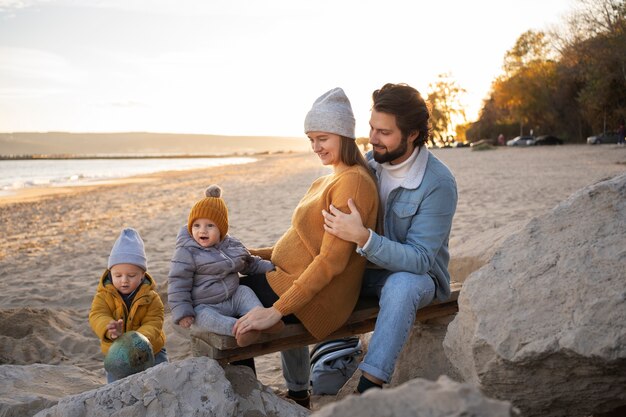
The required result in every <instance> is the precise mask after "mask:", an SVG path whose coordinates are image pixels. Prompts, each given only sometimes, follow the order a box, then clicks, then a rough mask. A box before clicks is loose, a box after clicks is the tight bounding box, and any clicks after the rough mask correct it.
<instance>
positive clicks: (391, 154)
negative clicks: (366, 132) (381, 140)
mask: <svg viewBox="0 0 626 417" xmlns="http://www.w3.org/2000/svg"><path fill="white" fill-rule="evenodd" d="M407 149H409V141H408V140H407V138H406V137H403V138H402V140H401V141H400V146H398V149H396V150H394V151H387V153H385V154H378V153H376V150H374V152H373V154H374V161H376V162H378V163H379V164H384V163H385V162H391V161H393V160H395V159H398V158H400V157H401V156H403V155H404V154H405V153H406V151H407Z"/></svg>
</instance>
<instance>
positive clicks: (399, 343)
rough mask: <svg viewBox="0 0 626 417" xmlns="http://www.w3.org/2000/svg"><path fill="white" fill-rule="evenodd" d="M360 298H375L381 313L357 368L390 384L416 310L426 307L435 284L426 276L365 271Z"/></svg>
mask: <svg viewBox="0 0 626 417" xmlns="http://www.w3.org/2000/svg"><path fill="white" fill-rule="evenodd" d="M361 295H364V296H377V297H378V299H379V305H380V311H379V313H378V318H377V319H376V327H375V328H374V334H373V335H372V338H371V339H370V343H369V347H368V349H367V354H366V355H365V358H364V359H363V362H361V364H360V365H359V369H361V371H364V372H367V373H368V374H370V375H372V376H374V377H376V378H378V379H380V380H382V381H385V382H389V379H390V378H391V375H392V374H393V370H394V368H395V366H396V360H397V359H398V355H399V354H400V352H401V351H402V348H403V347H404V344H405V343H406V341H407V339H408V337H409V332H410V331H411V328H412V327H413V323H414V322H415V313H416V312H417V309H419V308H422V307H425V306H427V305H428V304H430V303H431V302H432V301H433V299H434V297H435V283H434V281H433V279H432V278H431V277H430V276H429V275H416V274H411V273H409V272H391V271H387V270H384V269H366V270H365V275H364V276H363V285H362V287H361Z"/></svg>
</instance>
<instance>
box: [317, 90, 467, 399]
mask: <svg viewBox="0 0 626 417" xmlns="http://www.w3.org/2000/svg"><path fill="white" fill-rule="evenodd" d="M372 98H373V106H372V112H371V118H370V128H371V130H370V144H371V145H372V147H373V149H372V151H371V152H369V153H368V154H367V155H366V156H367V159H368V163H369V165H370V167H371V168H372V170H373V171H374V172H375V174H376V178H377V182H378V187H379V195H380V202H381V204H380V214H381V216H382V217H381V219H382V225H380V226H379V228H380V227H381V226H382V234H380V233H377V232H375V231H373V230H371V229H367V228H365V227H364V226H363V222H362V221H361V216H360V214H359V212H358V210H357V209H356V206H355V205H354V204H353V203H352V202H351V201H348V206H349V209H350V213H343V212H341V211H339V210H337V209H336V208H335V207H332V206H331V207H330V208H329V211H328V212H327V211H323V216H324V220H325V226H324V228H325V229H326V231H327V232H328V233H331V234H333V235H335V236H338V237H340V238H342V239H344V240H347V241H350V242H355V243H356V244H357V252H358V253H360V254H361V255H362V256H365V257H366V258H367V259H368V261H370V262H371V264H373V265H370V267H369V268H368V269H367V270H366V272H365V275H364V277H363V287H362V291H361V294H362V295H376V296H378V298H379V304H380V312H379V313H378V318H377V320H376V327H375V329H374V334H373V336H372V339H371V340H370V344H369V348H368V352H367V355H366V356H365V358H364V359H363V362H362V363H361V364H360V365H359V369H361V371H362V375H361V378H360V380H359V385H358V388H357V391H358V392H359V393H362V392H364V391H365V390H367V389H370V388H375V387H377V388H381V387H382V384H383V383H386V382H388V381H389V379H390V378H391V375H392V374H393V370H394V367H395V362H396V360H397V358H398V355H399V354H400V351H401V350H402V347H403V346H404V344H405V343H406V340H407V338H408V335H409V333H410V330H411V327H412V326H413V322H414V321H415V313H416V311H417V309H418V308H422V307H425V306H427V305H428V304H430V303H431V302H432V301H433V300H434V299H435V298H436V299H438V300H442V301H443V300H446V299H447V298H448V297H449V296H450V274H449V273H448V261H449V258H450V255H449V252H448V240H449V237H450V228H451V225H452V218H453V216H454V212H455V210H456V203H457V190H456V182H455V179H454V176H453V175H452V173H451V172H450V170H449V169H448V168H447V167H446V166H445V165H444V164H443V163H442V162H441V161H439V160H438V159H437V158H436V157H435V156H434V155H433V154H431V153H430V152H429V151H428V149H427V148H426V146H425V144H426V142H427V140H428V138H429V135H430V123H429V118H430V114H429V111H428V107H427V106H426V103H425V102H424V99H423V98H422V97H421V95H420V94H419V92H418V91H417V90H416V89H414V88H412V87H410V86H408V85H406V84H386V85H384V86H383V87H382V88H381V89H380V90H376V91H374V93H373V94H372Z"/></svg>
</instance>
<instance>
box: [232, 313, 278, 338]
mask: <svg viewBox="0 0 626 417" xmlns="http://www.w3.org/2000/svg"><path fill="white" fill-rule="evenodd" d="M282 317H283V315H282V314H280V312H279V311H278V310H276V309H275V308H274V307H269V308H263V307H255V308H253V309H252V310H250V311H248V312H247V313H246V314H245V315H244V316H243V317H241V318H240V319H239V320H237V322H236V323H235V326H234V327H233V336H235V337H237V336H240V335H242V334H244V333H247V332H249V331H250V330H265V329H269V328H270V327H272V326H273V325H275V324H276V323H278V322H279V321H280V319H281V318H282Z"/></svg>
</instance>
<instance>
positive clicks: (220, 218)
mask: <svg viewBox="0 0 626 417" xmlns="http://www.w3.org/2000/svg"><path fill="white" fill-rule="evenodd" d="M204 194H205V195H206V197H205V198H203V199H202V200H200V201H198V202H197V203H196V204H194V206H193V208H192V209H191V212H190V213H189V218H188V220H187V230H188V231H189V234H190V235H191V234H192V232H191V227H192V226H193V222H194V221H196V219H210V220H213V221H214V222H215V224H216V225H217V228H218V229H219V230H220V240H223V239H224V236H226V233H228V208H227V207H226V204H225V203H224V200H223V199H222V198H221V196H222V189H221V188H220V187H219V185H215V184H213V185H210V186H209V187H208V188H207V189H206V191H205V192H204Z"/></svg>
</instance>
